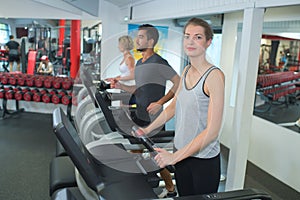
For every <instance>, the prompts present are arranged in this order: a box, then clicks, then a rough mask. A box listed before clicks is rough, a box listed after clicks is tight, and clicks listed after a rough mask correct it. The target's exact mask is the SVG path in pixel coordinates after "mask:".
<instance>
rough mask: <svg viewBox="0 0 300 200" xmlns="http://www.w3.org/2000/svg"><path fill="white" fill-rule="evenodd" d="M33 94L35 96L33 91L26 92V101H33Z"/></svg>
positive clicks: (24, 96)
mask: <svg viewBox="0 0 300 200" xmlns="http://www.w3.org/2000/svg"><path fill="white" fill-rule="evenodd" d="M32 96H33V93H32V92H31V91H27V92H25V93H24V95H23V99H24V100H25V101H31V100H32Z"/></svg>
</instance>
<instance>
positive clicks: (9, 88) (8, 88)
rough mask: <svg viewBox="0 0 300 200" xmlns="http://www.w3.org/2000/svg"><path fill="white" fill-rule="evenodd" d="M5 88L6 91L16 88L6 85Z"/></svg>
mask: <svg viewBox="0 0 300 200" xmlns="http://www.w3.org/2000/svg"><path fill="white" fill-rule="evenodd" d="M3 89H4V90H5V92H7V91H9V90H13V89H14V88H13V87H4V88H3Z"/></svg>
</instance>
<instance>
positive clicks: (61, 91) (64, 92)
mask: <svg viewBox="0 0 300 200" xmlns="http://www.w3.org/2000/svg"><path fill="white" fill-rule="evenodd" d="M58 94H60V95H61V96H62V97H63V96H65V95H67V94H68V92H67V91H65V90H60V91H59V92H58Z"/></svg>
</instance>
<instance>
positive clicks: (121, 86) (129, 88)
mask: <svg viewBox="0 0 300 200" xmlns="http://www.w3.org/2000/svg"><path fill="white" fill-rule="evenodd" d="M115 88H117V89H121V90H124V91H126V92H129V93H131V94H133V93H134V92H135V90H136V86H135V85H132V86H129V85H124V84H122V83H120V82H119V81H118V82H117V83H116V85H115Z"/></svg>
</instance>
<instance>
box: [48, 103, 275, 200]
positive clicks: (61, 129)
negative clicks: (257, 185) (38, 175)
mask: <svg viewBox="0 0 300 200" xmlns="http://www.w3.org/2000/svg"><path fill="white" fill-rule="evenodd" d="M53 127H54V133H55V134H56V136H57V138H58V140H59V141H60V142H61V144H62V145H63V146H64V148H65V149H66V151H67V153H68V155H69V156H70V158H71V161H72V163H74V165H75V166H76V170H75V174H76V181H77V183H78V190H79V191H80V192H79V193H77V194H76V195H75V196H76V197H75V196H73V193H72V194H70V193H68V195H63V193H64V192H66V190H68V188H69V187H65V188H62V189H59V190H57V191H55V192H54V193H53V195H52V199H53V200H54V199H60V200H69V199H76V200H83V199H89V200H91V199H116V200H118V199H122V200H127V199H128V200H132V199H157V196H156V194H155V192H154V190H153V188H152V187H151V185H150V184H149V182H148V180H147V173H145V172H147V171H145V169H149V168H151V169H152V170H153V171H156V170H159V168H158V167H157V165H156V163H155V162H154V160H153V159H145V158H143V157H140V156H137V155H135V154H132V153H129V152H127V151H124V150H123V149H122V148H121V147H120V146H116V145H113V144H104V145H103V144H102V145H93V143H90V144H88V145H87V146H85V145H84V144H83V143H82V142H81V140H80V138H79V136H78V134H77V132H76V130H75V128H74V127H73V126H72V123H71V122H70V121H69V120H68V119H67V117H66V115H65V114H64V112H63V111H62V109H61V108H57V109H56V110H55V111H54V113H53ZM142 141H144V142H146V143H148V144H150V146H152V145H151V144H152V143H153V142H152V141H151V139H149V138H143V139H142ZM145 146H148V145H145ZM149 151H155V150H153V149H152V148H151V147H150V149H149ZM106 152H109V153H106ZM154 154H155V152H154ZM113 159H116V162H112V161H113ZM107 163H110V164H112V165H113V166H114V167H108V166H106V165H107ZM117 165H118V166H124V165H125V166H127V167H129V168H128V169H133V170H136V171H135V173H132V172H131V171H117V170H115V169H118V168H117ZM71 187H73V186H71ZM69 189H70V188H69ZM173 199H178V200H180V199H182V200H183V199H185V200H192V199H212V200H225V199H231V200H238V199H239V200H240V199H244V200H250V199H260V200H271V199H272V198H271V196H270V195H268V194H267V193H265V192H263V191H260V190H256V189H245V190H236V191H229V192H221V193H213V194H205V195H196V196H189V197H174V198H173Z"/></svg>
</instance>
